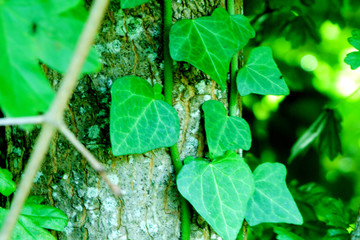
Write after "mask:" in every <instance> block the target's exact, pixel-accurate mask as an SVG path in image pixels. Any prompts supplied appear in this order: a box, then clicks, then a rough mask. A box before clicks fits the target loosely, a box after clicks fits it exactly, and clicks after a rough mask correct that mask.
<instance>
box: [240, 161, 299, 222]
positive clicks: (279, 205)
mask: <svg viewBox="0 0 360 240" xmlns="http://www.w3.org/2000/svg"><path fill="white" fill-rule="evenodd" d="M285 177H286V168H285V166H284V165H283V164H280V163H263V164H261V165H259V166H258V167H257V168H256V169H255V171H254V180H255V192H254V195H253V196H252V197H251V198H250V200H249V203H248V206H247V211H246V216H245V218H246V221H247V222H248V223H249V225H250V226H254V225H257V224H260V223H265V222H272V223H292V224H302V223H303V219H302V216H301V214H300V212H299V210H298V208H297V206H296V203H295V201H294V199H293V197H292V196H291V194H290V192H289V190H288V188H287V186H286V182H285Z"/></svg>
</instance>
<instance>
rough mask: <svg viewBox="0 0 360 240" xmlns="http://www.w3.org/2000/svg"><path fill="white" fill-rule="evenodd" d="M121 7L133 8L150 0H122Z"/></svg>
mask: <svg viewBox="0 0 360 240" xmlns="http://www.w3.org/2000/svg"><path fill="white" fill-rule="evenodd" d="M120 2H121V3H120V4H121V8H122V9H124V8H133V7H136V6H139V5H141V4H143V3H147V2H149V0H120Z"/></svg>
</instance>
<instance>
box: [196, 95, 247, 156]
mask: <svg viewBox="0 0 360 240" xmlns="http://www.w3.org/2000/svg"><path fill="white" fill-rule="evenodd" d="M202 109H203V110H204V116H205V132H206V140H207V142H208V145H209V151H210V153H211V154H212V156H213V157H219V156H222V155H223V154H224V153H225V152H226V151H227V150H236V149H239V148H241V149H244V150H249V149H250V146H251V133H250V127H249V124H248V123H247V122H246V121H245V120H244V119H243V118H240V117H229V116H227V114H226V109H225V108H224V106H223V104H222V103H221V102H219V101H214V100H212V101H206V102H205V103H204V104H203V106H202Z"/></svg>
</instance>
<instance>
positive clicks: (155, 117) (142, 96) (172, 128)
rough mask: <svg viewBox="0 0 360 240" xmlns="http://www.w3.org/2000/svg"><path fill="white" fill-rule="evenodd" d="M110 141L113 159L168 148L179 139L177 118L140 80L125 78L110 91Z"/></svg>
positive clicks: (137, 78)
mask: <svg viewBox="0 0 360 240" xmlns="http://www.w3.org/2000/svg"><path fill="white" fill-rule="evenodd" d="M111 98H112V102H111V110H110V137H111V145H112V150H113V154H114V155H127V154H133V153H144V152H147V151H149V150H152V149H156V148H160V147H170V146H172V145H174V144H175V143H176V142H177V140H178V138H179V131H180V130H179V129H180V126H179V118H178V116H177V113H176V111H175V109H174V108H172V107H171V106H170V105H169V104H167V103H165V102H164V101H162V100H157V99H156V98H155V93H154V89H153V88H152V87H151V85H150V84H149V83H148V82H147V81H145V80H144V79H142V78H139V77H135V76H127V77H123V78H120V79H118V80H117V81H116V82H115V83H114V84H113V86H112V88H111Z"/></svg>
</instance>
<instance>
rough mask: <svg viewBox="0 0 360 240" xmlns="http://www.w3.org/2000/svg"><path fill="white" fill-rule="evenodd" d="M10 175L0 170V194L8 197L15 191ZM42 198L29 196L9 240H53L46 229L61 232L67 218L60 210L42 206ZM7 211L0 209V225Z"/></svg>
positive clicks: (6, 171) (5, 170) (4, 170)
mask: <svg viewBox="0 0 360 240" xmlns="http://www.w3.org/2000/svg"><path fill="white" fill-rule="evenodd" d="M12 177H13V176H12V174H11V173H10V172H9V171H8V170H7V169H2V168H1V169H0V193H1V194H3V195H5V196H9V195H10V194H12V193H13V192H14V191H15V189H16V184H15V182H14V181H13V180H12ZM43 201H44V198H42V197H39V196H30V197H29V198H28V199H27V201H26V203H25V205H24V207H23V209H22V211H21V214H20V217H19V219H18V221H17V223H16V225H15V229H14V232H13V234H12V235H11V240H55V239H56V238H55V237H54V236H53V235H52V234H51V233H50V232H49V231H47V230H46V229H50V230H56V231H63V230H64V228H65V226H66V225H67V222H68V218H67V216H66V214H65V213H63V212H62V211H61V210H60V209H58V208H55V207H51V206H46V205H42V204H41V203H42V202H43ZM7 214H8V210H7V209H4V208H0V225H2V223H3V221H4V219H5V217H6V215H7Z"/></svg>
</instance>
